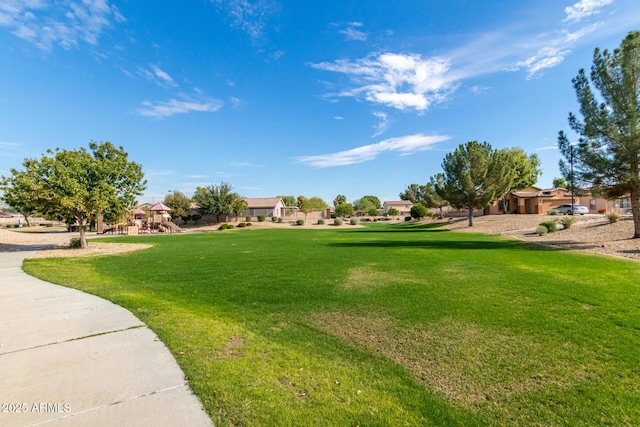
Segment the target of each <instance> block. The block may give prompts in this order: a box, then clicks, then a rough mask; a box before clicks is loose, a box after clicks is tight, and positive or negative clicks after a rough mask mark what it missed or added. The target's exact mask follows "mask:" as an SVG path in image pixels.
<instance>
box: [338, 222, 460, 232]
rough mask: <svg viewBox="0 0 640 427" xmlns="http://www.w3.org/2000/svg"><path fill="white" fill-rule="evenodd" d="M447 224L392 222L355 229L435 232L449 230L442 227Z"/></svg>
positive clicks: (364, 230)
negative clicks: (382, 225)
mask: <svg viewBox="0 0 640 427" xmlns="http://www.w3.org/2000/svg"><path fill="white" fill-rule="evenodd" d="M447 224H448V223H447V222H436V223H431V224H390V225H387V224H385V226H384V227H380V228H376V226H373V227H366V228H359V229H357V230H353V231H356V232H358V233H416V232H430V233H434V232H442V231H449V230H445V229H442V228H440V227H443V226H445V225H447ZM349 231H351V230H349ZM339 232H341V233H345V232H348V230H340V231H339Z"/></svg>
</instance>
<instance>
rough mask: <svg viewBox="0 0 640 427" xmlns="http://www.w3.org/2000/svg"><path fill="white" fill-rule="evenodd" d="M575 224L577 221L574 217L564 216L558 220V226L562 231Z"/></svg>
mask: <svg viewBox="0 0 640 427" xmlns="http://www.w3.org/2000/svg"><path fill="white" fill-rule="evenodd" d="M576 222H578V219H577V218H576V217H574V216H565V217H562V219H560V224H562V226H563V227H564V229H567V228H571V226H572V225H573V224H575V223H576Z"/></svg>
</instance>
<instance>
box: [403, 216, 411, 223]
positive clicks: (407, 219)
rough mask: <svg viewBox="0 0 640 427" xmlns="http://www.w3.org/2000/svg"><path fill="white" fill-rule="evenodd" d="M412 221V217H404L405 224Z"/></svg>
mask: <svg viewBox="0 0 640 427" xmlns="http://www.w3.org/2000/svg"><path fill="white" fill-rule="evenodd" d="M412 219H413V218H411V217H410V216H405V217H404V220H405V222H406V221H411V220H412Z"/></svg>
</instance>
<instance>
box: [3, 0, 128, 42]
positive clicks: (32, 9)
mask: <svg viewBox="0 0 640 427" xmlns="http://www.w3.org/2000/svg"><path fill="white" fill-rule="evenodd" d="M112 19H113V20H115V21H116V22H124V21H125V18H124V16H122V14H121V13H120V11H119V9H118V8H117V7H115V6H112V5H110V4H109V2H108V1H107V0H82V1H76V0H60V1H56V2H42V1H39V0H3V1H2V2H0V26H2V27H8V28H10V29H12V33H13V34H14V35H15V36H16V37H19V38H21V39H24V40H27V41H29V42H30V43H33V44H34V45H35V46H37V47H38V48H39V49H42V50H47V51H48V50H51V49H52V48H53V46H54V45H59V46H61V47H62V48H63V49H67V50H68V49H71V48H72V47H74V46H77V45H78V44H79V42H81V41H84V42H86V43H88V44H91V45H96V44H97V43H98V38H99V37H100V34H102V32H103V31H104V30H105V28H108V27H110V26H111V25H112V24H111V20H112Z"/></svg>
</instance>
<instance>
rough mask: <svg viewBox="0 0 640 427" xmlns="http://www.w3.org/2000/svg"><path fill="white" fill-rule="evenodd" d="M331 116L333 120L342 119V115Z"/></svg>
mask: <svg viewBox="0 0 640 427" xmlns="http://www.w3.org/2000/svg"><path fill="white" fill-rule="evenodd" d="M333 118H334V119H335V120H344V117H342V116H333Z"/></svg>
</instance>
